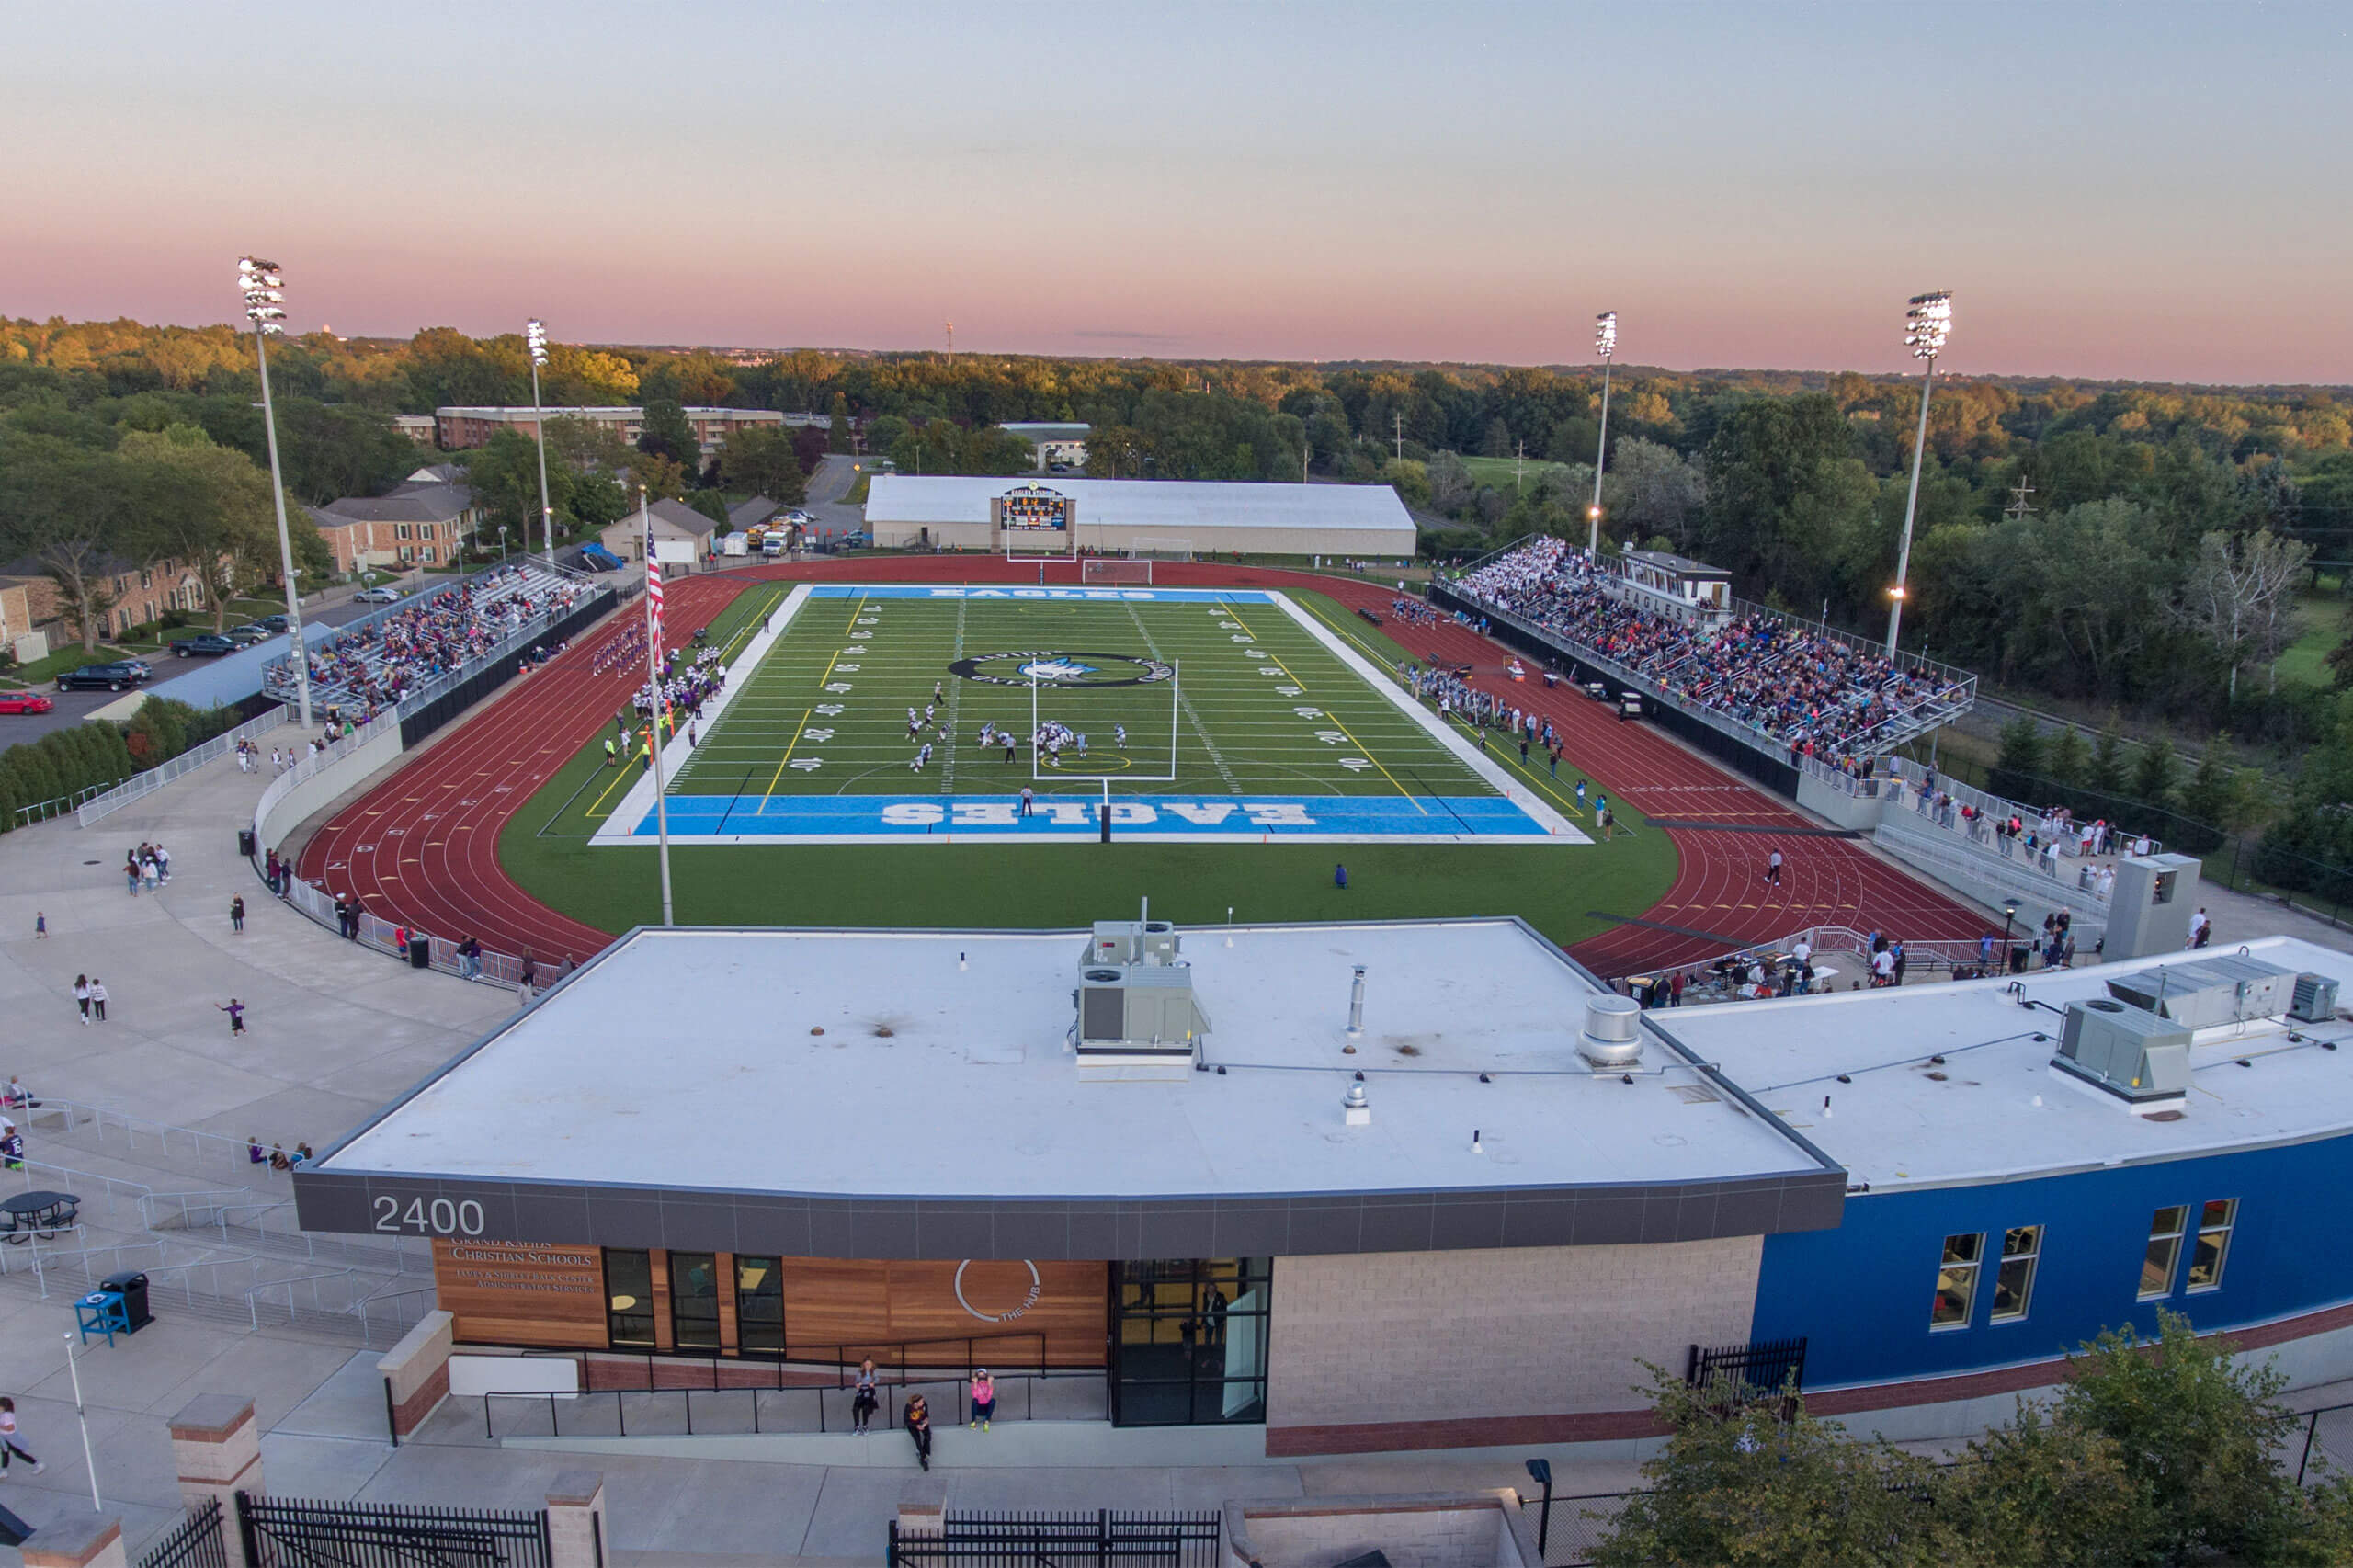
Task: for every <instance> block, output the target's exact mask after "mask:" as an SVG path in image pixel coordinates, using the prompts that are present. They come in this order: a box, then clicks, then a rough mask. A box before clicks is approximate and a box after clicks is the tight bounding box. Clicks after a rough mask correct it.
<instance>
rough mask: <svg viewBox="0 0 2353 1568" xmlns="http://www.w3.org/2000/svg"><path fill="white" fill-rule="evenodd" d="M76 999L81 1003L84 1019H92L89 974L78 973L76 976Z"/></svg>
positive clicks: (85, 1021)
mask: <svg viewBox="0 0 2353 1568" xmlns="http://www.w3.org/2000/svg"><path fill="white" fill-rule="evenodd" d="M74 1001H76V1002H78V1003H80V1004H81V1006H82V1021H83V1022H84V1023H85V1024H86V1023H88V1022H89V1021H90V977H89V976H88V975H86V974H77V975H75V976H74Z"/></svg>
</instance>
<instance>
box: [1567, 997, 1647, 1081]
mask: <svg viewBox="0 0 2353 1568" xmlns="http://www.w3.org/2000/svg"><path fill="white" fill-rule="evenodd" d="M1577 1054H1578V1055H1579V1056H1582V1057H1584V1058H1585V1059H1586V1062H1589V1063H1591V1064H1592V1065H1593V1066H1594V1067H1595V1068H1596V1069H1597V1070H1598V1071H1601V1072H1607V1073H1617V1072H1622V1071H1624V1070H1625V1069H1626V1068H1629V1067H1632V1066H1635V1065H1637V1064H1638V1063H1640V1062H1641V1061H1642V1060H1643V1008H1642V1004H1641V1003H1639V1002H1636V1001H1635V1000H1634V999H1633V998H1632V997H1631V996H1596V997H1594V998H1592V999H1591V1000H1589V1001H1587V1002H1586V1005H1585V1032H1584V1033H1582V1034H1580V1035H1578V1036H1577Z"/></svg>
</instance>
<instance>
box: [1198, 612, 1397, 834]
mask: <svg viewBox="0 0 2353 1568" xmlns="http://www.w3.org/2000/svg"><path fill="white" fill-rule="evenodd" d="M1228 613H1230V614H1231V615H1232V616H1233V619H1234V623H1235V624H1236V625H1238V626H1240V627H1241V628H1242V630H1243V631H1248V632H1249V633H1250V641H1252V642H1258V643H1259V650H1260V652H1261V653H1265V655H1266V656H1267V658H1269V659H1272V660H1273V661H1274V662H1275V668H1277V669H1279V670H1280V671H1282V672H1283V678H1284V679H1285V680H1288V681H1289V682H1290V683H1291V685H1293V686H1295V687H1299V689H1300V690H1302V691H1305V690H1306V689H1307V683H1306V682H1305V681H1303V680H1302V679H1300V678H1299V677H1298V676H1295V675H1293V674H1291V673H1290V665H1286V664H1284V663H1283V659H1282V655H1281V654H1280V653H1276V652H1275V651H1274V650H1272V649H1271V648H1267V646H1266V644H1265V643H1264V642H1260V640H1259V637H1258V634H1257V633H1256V631H1251V629H1250V623H1249V622H1248V621H1246V620H1244V619H1242V612H1241V611H1240V610H1238V609H1237V610H1231V611H1229V612H1228ZM1392 782H1393V780H1392ZM1423 814H1424V815H1426V816H1427V814H1428V813H1427V812H1424V813H1423Z"/></svg>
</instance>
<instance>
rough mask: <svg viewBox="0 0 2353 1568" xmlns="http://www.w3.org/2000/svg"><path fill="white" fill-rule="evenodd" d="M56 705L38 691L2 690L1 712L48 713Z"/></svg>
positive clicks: (0, 698)
mask: <svg viewBox="0 0 2353 1568" xmlns="http://www.w3.org/2000/svg"><path fill="white" fill-rule="evenodd" d="M56 706H57V704H56V703H54V702H51V700H50V699H48V698H46V697H43V696H42V695H41V694H40V692H38V691H0V713H46V712H48V711H49V710H51V709H52V708H54V707H56Z"/></svg>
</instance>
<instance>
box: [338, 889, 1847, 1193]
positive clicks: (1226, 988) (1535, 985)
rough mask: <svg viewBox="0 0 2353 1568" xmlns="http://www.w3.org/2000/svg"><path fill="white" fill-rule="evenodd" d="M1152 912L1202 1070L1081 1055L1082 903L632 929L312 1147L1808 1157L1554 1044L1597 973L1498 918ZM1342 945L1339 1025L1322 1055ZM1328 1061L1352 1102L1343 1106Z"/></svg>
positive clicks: (1019, 1187) (1572, 1028) (1391, 1157)
mask: <svg viewBox="0 0 2353 1568" xmlns="http://www.w3.org/2000/svg"><path fill="white" fill-rule="evenodd" d="M1182 937H1183V942H1184V947H1183V952H1182V955H1181V956H1182V958H1183V960H1185V961H1187V962H1188V963H1189V964H1190V965H1191V966H1192V977H1193V981H1194V984H1195V992H1196V995H1197V998H1198V1001H1199V1006H1200V1007H1201V1009H1202V1010H1203V1011H1204V1012H1205V1013H1206V1014H1207V1015H1208V1017H1209V1019H1210V1031H1209V1034H1208V1038H1207V1046H1206V1053H1205V1054H1206V1060H1207V1061H1208V1062H1210V1063H1211V1065H1212V1068H1213V1069H1214V1067H1216V1066H1219V1065H1222V1066H1224V1067H1225V1068H1226V1069H1227V1071H1226V1072H1224V1073H1222V1074H1221V1073H1218V1072H1216V1071H1214V1070H1212V1071H1209V1072H1192V1073H1187V1074H1182V1075H1181V1076H1178V1077H1176V1078H1175V1079H1163V1080H1158V1081H1152V1082H1103V1081H1100V1080H1097V1079H1092V1078H1082V1077H1081V1075H1080V1071H1079V1068H1078V1066H1077V1064H1076V1062H1075V1059H1074V1057H1073V1056H1072V1055H1071V1054H1070V1053H1069V1052H1068V1051H1066V1049H1065V1036H1066V1034H1067V1032H1068V1031H1069V1029H1070V1028H1071V1024H1072V1021H1073V1017H1074V1008H1073V1004H1072V994H1073V992H1074V989H1075V988H1076V985H1077V982H1078V967H1079V957H1080V952H1081V949H1082V948H1083V946H1084V942H1085V934H1083V933H1079V932H1061V933H1054V932H1048V933H1026V932H1022V933H1011V932H963V933H959V932H891V931H784V930H743V931H738V930H706V931H692V930H672V931H664V930H641V931H638V932H636V933H634V934H632V935H631V936H630V937H626V938H624V939H623V940H622V941H621V942H620V943H619V944H617V945H616V946H615V947H614V948H612V949H608V951H607V952H606V953H604V954H603V955H601V956H600V957H599V958H598V959H597V960H595V961H594V962H593V963H592V964H590V965H589V966H588V967H587V968H585V969H584V970H583V971H580V972H579V973H578V974H576V975H574V976H573V977H572V978H571V979H570V980H568V981H567V982H566V983H564V984H563V986H562V987H561V988H559V989H558V990H556V991H555V992H553V993H552V994H550V995H548V996H547V997H545V998H543V999H542V1000H541V1002H540V1005H539V1006H536V1007H533V1008H532V1009H530V1010H529V1011H528V1012H526V1013H523V1014H521V1015H520V1016H518V1017H517V1018H516V1019H515V1021H513V1022H512V1023H510V1024H509V1025H507V1026H506V1028H503V1029H502V1030H500V1031H499V1032H498V1033H497V1034H495V1035H494V1036H492V1037H491V1038H490V1039H489V1040H486V1041H485V1042H483V1044H482V1045H481V1046H480V1047H478V1048H477V1049H475V1050H474V1051H472V1053H470V1054H469V1055H467V1056H465V1057H464V1058H462V1059H460V1061H459V1062H457V1063H455V1064H454V1065H453V1066H452V1067H451V1068H449V1070H448V1071H447V1072H446V1073H444V1074H442V1075H441V1076H439V1077H438V1078H437V1079H435V1080H434V1081H432V1082H430V1083H429V1084H427V1085H425V1086H424V1087H423V1088H422V1089H420V1090H419V1091H418V1092H417V1093H416V1094H415V1095H414V1096H412V1097H411V1098H409V1099H408V1100H406V1101H405V1102H404V1103H402V1104H400V1105H398V1106H396V1107H394V1108H392V1110H390V1111H389V1112H387V1113H386V1114H385V1115H384V1116H383V1117H382V1118H381V1119H379V1120H378V1121H377V1122H376V1123H375V1124H373V1125H372V1126H371V1127H369V1129H367V1130H366V1131H363V1132H361V1133H360V1134H358V1136H356V1137H355V1138H354V1139H352V1140H351V1141H350V1142H348V1143H347V1144H346V1145H345V1146H343V1147H342V1148H340V1149H337V1150H335V1151H333V1152H331V1153H330V1154H329V1155H328V1156H327V1158H326V1159H325V1160H324V1162H323V1164H322V1166H321V1168H322V1170H323V1171H324V1172H327V1173H331V1174H332V1173H346V1174H369V1173H399V1172H412V1173H425V1172H430V1173H434V1174H436V1175H444V1176H466V1177H482V1178H492V1179H535V1180H540V1181H552V1182H572V1183H582V1184H604V1185H625V1184H642V1185H644V1186H648V1187H704V1188H719V1189H728V1190H734V1191H749V1192H785V1193H801V1194H814V1195H824V1196H831V1195H846V1196H867V1197H877V1198H882V1197H890V1198H901V1197H926V1198H952V1197H967V1196H987V1197H1001V1198H1046V1197H1059V1198H1070V1197H1100V1198H1143V1197H1166V1196H1171V1195H1194V1194H1204V1195H1212V1196H1219V1197H1225V1196H1241V1195H1266V1194H1280V1195H1298V1194H1321V1193H1337V1192H1378V1191H1398V1190H1409V1189H1410V1190H1422V1191H1429V1190H1449V1189H1492V1188H1497V1187H1521V1186H1525V1187H1553V1186H1564V1185H1571V1184H1611V1183H1617V1184H1646V1183H1648V1184H1660V1183H1677V1182H1701V1183H1705V1182H1715V1181H1723V1180H1727V1179H1730V1178H1733V1177H1741V1176H1759V1175H1762V1176H1767V1177H1769V1178H1772V1179H1774V1180H1779V1179H1780V1178H1781V1177H1782V1176H1785V1175H1787V1176H1819V1175H1820V1174H1821V1173H1822V1172H1823V1170H1824V1166H1823V1165H1821V1163H1820V1162H1819V1161H1818V1160H1817V1159H1815V1158H1814V1157H1813V1155H1812V1154H1811V1153H1809V1152H1808V1151H1807V1150H1806V1149H1805V1148H1804V1147H1803V1146H1802V1144H1801V1143H1800V1142H1798V1141H1796V1140H1793V1139H1790V1138H1789V1137H1788V1136H1787V1135H1786V1134H1785V1133H1784V1132H1783V1131H1781V1130H1780V1129H1779V1127H1777V1126H1776V1125H1775V1124H1773V1123H1772V1122H1770V1121H1769V1120H1768V1119H1763V1118H1760V1117H1758V1116H1756V1115H1755V1114H1753V1113H1752V1112H1751V1111H1750V1110H1749V1109H1747V1108H1744V1107H1742V1106H1741V1105H1740V1104H1739V1103H1738V1100H1737V1097H1736V1096H1730V1095H1727V1094H1723V1093H1722V1092H1719V1091H1718V1090H1716V1089H1711V1088H1709V1087H1708V1086H1707V1080H1706V1078H1705V1076H1704V1074H1701V1073H1700V1072H1699V1070H1698V1069H1697V1068H1694V1067H1692V1066H1691V1065H1689V1064H1688V1063H1685V1062H1681V1061H1679V1060H1677V1058H1675V1057H1674V1055H1673V1053H1672V1052H1670V1051H1667V1050H1666V1049H1665V1047H1663V1046H1662V1045H1660V1043H1659V1042H1658V1041H1657V1040H1652V1041H1651V1042H1650V1044H1649V1046H1648V1049H1647V1050H1646V1051H1645V1059H1644V1062H1643V1070H1640V1071H1638V1072H1637V1073H1636V1074H1634V1076H1633V1080H1632V1082H1631V1083H1627V1082H1624V1081H1622V1080H1621V1079H1620V1076H1619V1075H1618V1074H1607V1075H1597V1074H1595V1073H1593V1072H1592V1070H1591V1069H1589V1068H1588V1067H1587V1066H1586V1064H1585V1062H1583V1060H1582V1059H1581V1058H1579V1057H1577V1056H1576V1055H1575V1054H1574V1041H1575V1037H1576V1032H1577V1030H1578V1028H1579V1027H1580V1026H1581V1024H1582V1022H1583V1018H1584V1005H1585V1002H1586V998H1587V997H1588V996H1590V995H1592V994H1595V989H1596V988H1595V986H1594V984H1593V983H1592V982H1590V981H1589V980H1587V979H1586V976H1585V975H1584V973H1583V972H1582V971H1579V970H1578V969H1576V968H1575V967H1574V965H1573V964H1571V963H1570V962H1569V961H1568V960H1566V959H1565V958H1564V957H1563V954H1562V953H1561V951H1560V949H1558V948H1556V947H1553V946H1552V944H1550V943H1549V942H1546V941H1545V940H1544V939H1543V938H1542V937H1540V936H1539V935H1538V934H1537V933H1535V932H1534V931H1532V930H1531V929H1530V928H1529V927H1528V926H1525V925H1523V924H1521V923H1520V922H1518V921H1516V920H1465V921H1431V922H1399V923H1394V924H1390V923H1382V924H1371V925H1362V926H1270V927H1263V928H1253V927H1240V928H1237V929H1235V931H1234V932H1233V947H1231V948H1228V947H1226V946H1225V945H1224V940H1225V933H1224V931H1223V930H1222V929H1216V928H1212V929H1192V930H1187V931H1184V932H1182ZM1356 964H1363V965H1365V966H1366V967H1367V969H1368V971H1370V972H1369V977H1368V981H1367V986H1368V1001H1367V1006H1366V1011H1365V1024H1366V1038H1365V1039H1364V1040H1363V1041H1362V1043H1361V1045H1360V1047H1359V1049H1358V1052H1357V1053H1356V1054H1355V1055H1347V1054H1344V1053H1343V1051H1342V1049H1341V1048H1342V1046H1343V1045H1344V1044H1345V1043H1347V1042H1346V1040H1345V1038H1344V1030H1345V1028H1346V1025H1347V1006H1348V994H1349V985H1350V981H1351V971H1352V967H1353V966H1354V965H1356ZM820 1030H822V1031H823V1032H822V1033H821V1032H818V1031H820ZM1358 1068H1361V1069H1362V1071H1363V1073H1364V1074H1365V1079H1366V1087H1367V1091H1368V1094H1369V1096H1370V1103H1371V1108H1372V1121H1371V1125H1370V1126H1368V1127H1348V1126H1346V1125H1345V1124H1344V1120H1343V1114H1342V1106H1341V1102H1342V1099H1343V1097H1344V1096H1345V1095H1346V1094H1347V1089H1348V1086H1349V1085H1350V1084H1351V1083H1352V1082H1353V1073H1354V1072H1355V1070H1357V1069H1358ZM1483 1073H1484V1074H1488V1075H1489V1077H1490V1079H1491V1081H1490V1082H1484V1083H1483V1082H1481V1078H1480V1075H1481V1074H1483ZM1678 1091H1679V1092H1678ZM1474 1130H1475V1131H1477V1132H1478V1133H1479V1135H1480V1139H1481V1150H1480V1152H1473V1150H1472V1132H1473V1131H1474Z"/></svg>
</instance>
